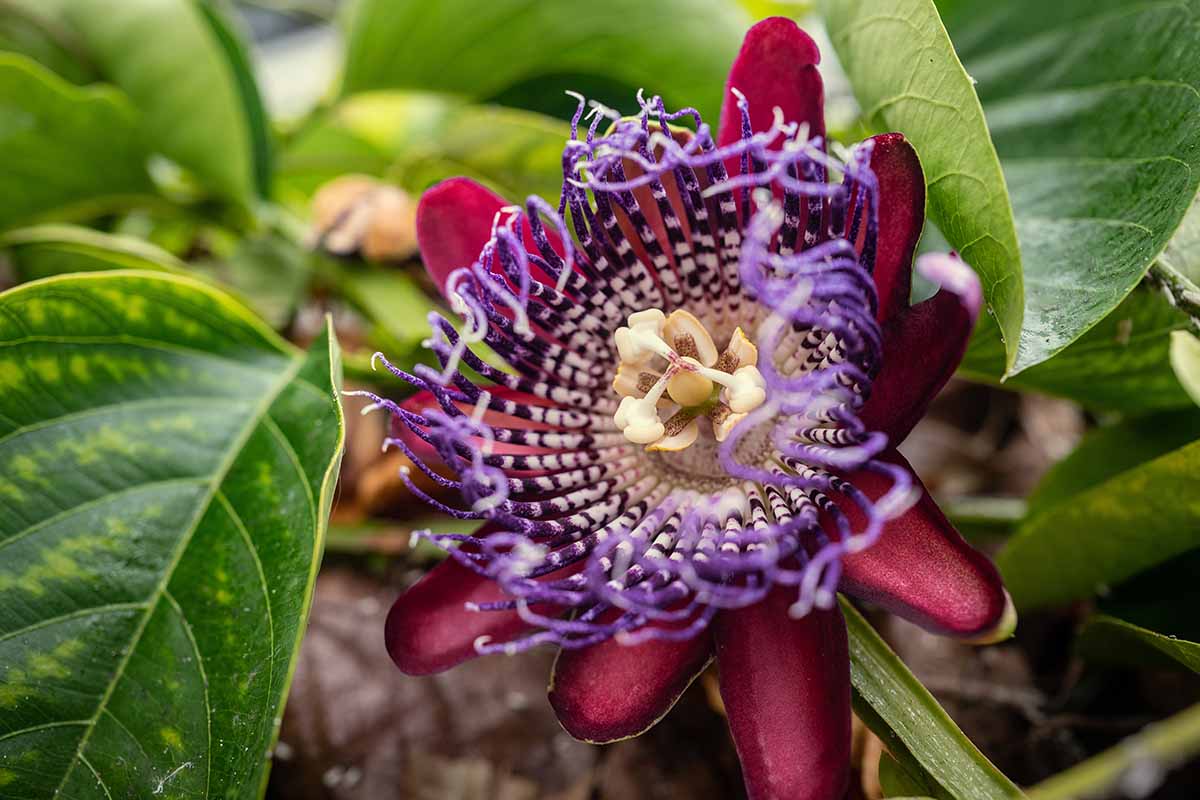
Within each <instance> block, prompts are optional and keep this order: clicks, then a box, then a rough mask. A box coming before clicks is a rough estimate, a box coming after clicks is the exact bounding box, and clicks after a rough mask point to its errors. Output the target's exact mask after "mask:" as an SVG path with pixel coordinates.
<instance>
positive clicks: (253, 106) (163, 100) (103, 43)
mask: <svg viewBox="0 0 1200 800" xmlns="http://www.w3.org/2000/svg"><path fill="white" fill-rule="evenodd" d="M9 2H13V3H15V4H16V5H18V6H21V7H25V8H29V9H32V10H34V11H37V12H38V13H41V14H43V15H45V16H47V17H52V18H54V19H56V20H59V21H60V22H61V24H62V25H63V26H64V27H67V28H69V29H70V30H71V31H72V33H73V34H74V35H75V36H76V37H77V38H78V39H79V40H80V41H81V42H83V43H84V45H85V46H86V47H87V50H88V53H89V55H90V56H91V59H92V61H93V62H94V63H95V64H96V66H97V68H98V70H99V72H100V74H101V75H102V76H103V77H104V79H105V80H107V81H110V82H112V83H115V84H116V85H117V86H119V87H120V88H121V89H123V90H124V91H125V92H126V93H127V94H128V95H129V96H130V97H131V98H133V101H134V103H135V105H136V106H137V107H138V108H139V109H141V111H142V112H143V126H144V131H145V139H146V142H147V143H148V145H149V146H150V147H151V148H153V149H155V150H158V151H161V152H162V153H163V154H164V155H165V156H167V157H168V158H171V159H173V160H174V161H176V162H178V163H179V164H180V165H182V166H184V167H185V168H187V169H189V170H191V171H192V172H193V173H194V174H195V175H196V176H197V177H198V178H199V179H200V181H201V183H202V184H203V185H204V186H205V187H206V188H208V189H210V190H211V191H213V192H214V193H216V194H218V195H220V196H223V197H225V198H227V199H230V200H234V201H237V202H240V203H243V204H248V203H249V202H250V201H251V199H252V198H253V196H254V188H255V180H256V175H259V176H261V174H262V170H265V169H266V166H264V165H263V164H262V162H256V156H258V157H259V158H261V157H263V156H264V152H263V151H262V148H264V147H265V142H266V141H267V140H266V136H267V131H266V128H265V114H264V113H263V112H262V110H261V103H259V102H258V98H257V92H256V91H255V90H254V89H253V80H252V78H251V77H249V72H248V68H247V64H246V62H245V59H244V56H242V57H240V58H239V53H240V52H241V47H240V44H238V43H237V41H236V39H235V37H233V35H232V33H231V32H230V29H229V27H228V25H226V24H224V23H223V22H221V20H220V17H219V16H218V15H217V12H216V10H215V9H213V8H212V7H211V6H210V5H209V4H208V3H207V2H205V0H122V2H120V3H112V2H108V0H9ZM113 140H114V139H113V137H106V138H105V139H104V141H105V143H108V144H111V143H112V141H113Z"/></svg>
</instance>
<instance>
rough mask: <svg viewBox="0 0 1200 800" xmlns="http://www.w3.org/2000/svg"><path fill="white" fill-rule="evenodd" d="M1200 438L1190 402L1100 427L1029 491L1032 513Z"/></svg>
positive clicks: (1199, 416)
mask: <svg viewBox="0 0 1200 800" xmlns="http://www.w3.org/2000/svg"><path fill="white" fill-rule="evenodd" d="M1197 439H1200V411H1197V410H1195V409H1190V408H1189V409H1183V410H1180V411H1173V412H1169V413H1161V414H1152V415H1150V416H1145V417H1135V418H1132V419H1127V420H1124V421H1122V422H1120V423H1117V424H1116V425H1109V426H1106V427H1102V428H1096V429H1094V430H1092V431H1091V432H1089V433H1088V435H1087V436H1086V437H1084V440H1083V441H1082V442H1081V443H1080V444H1079V446H1077V447H1076V448H1075V449H1074V450H1072V451H1071V453H1070V455H1068V456H1067V457H1066V458H1064V459H1063V460H1062V461H1059V462H1058V463H1057V464H1055V465H1054V466H1053V467H1052V468H1051V469H1050V471H1049V472H1047V473H1046V475H1045V476H1044V477H1043V478H1042V480H1041V482H1040V483H1039V484H1038V486H1037V488H1036V489H1034V491H1033V493H1032V494H1031V495H1030V496H1029V506H1028V517H1033V516H1035V515H1037V514H1041V513H1043V512H1045V511H1047V510H1049V509H1052V508H1054V507H1055V506H1058V505H1062V504H1063V503H1065V502H1066V501H1068V500H1070V499H1072V498H1073V497H1075V496H1076V495H1078V494H1080V493H1081V492H1084V491H1086V490H1088V489H1091V488H1093V487H1095V486H1098V485H1099V484H1101V483H1103V482H1104V481H1107V480H1109V479H1110V478H1115V477H1116V476H1118V475H1120V474H1121V473H1122V472H1126V471H1128V470H1131V469H1133V468H1134V467H1137V466H1139V465H1141V464H1144V463H1146V462H1148V461H1152V460H1154V459H1156V458H1158V457H1160V456H1164V455H1166V454H1168V453H1170V452H1171V451H1173V450H1176V449H1178V448H1180V447H1183V446H1184V445H1186V444H1188V443H1189V442H1193V441H1195V440H1197Z"/></svg>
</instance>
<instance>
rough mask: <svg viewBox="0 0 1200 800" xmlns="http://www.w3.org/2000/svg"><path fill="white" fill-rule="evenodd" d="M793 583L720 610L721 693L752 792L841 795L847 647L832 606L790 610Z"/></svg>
mask: <svg viewBox="0 0 1200 800" xmlns="http://www.w3.org/2000/svg"><path fill="white" fill-rule="evenodd" d="M793 595H794V591H788V590H786V589H783V588H776V589H774V590H773V591H772V592H771V594H770V595H768V596H767V598H766V599H765V600H763V601H762V602H761V603H759V604H757V605H754V606H750V607H749V608H744V609H739V610H737V611H723V612H721V613H720V614H719V615H718V616H717V618H716V621H715V623H714V635H715V637H716V649H717V666H718V668H719V669H720V683H721V698H722V699H723V700H724V701H725V710H726V712H727V713H728V715H729V729H730V731H731V732H732V733H733V741H734V744H735V745H736V746H737V752H738V757H739V758H740V759H741V762H742V775H743V777H744V779H745V782H746V792H747V794H748V795H749V796H750V798H751V800H766V798H773V799H778V800H785V799H786V800H835V799H836V798H841V797H842V796H843V795H844V793H845V791H846V787H847V786H848V784H849V780H850V655H849V650H848V644H847V640H846V623H845V621H844V620H843V619H842V612H841V611H840V610H839V609H838V608H837V607H836V606H835V607H834V608H832V609H830V610H828V611H823V610H820V609H814V610H813V611H812V612H810V613H809V614H808V615H806V616H804V617H802V618H800V619H791V618H790V617H788V613H787V609H788V605H789V604H790V603H791V600H792V597H793Z"/></svg>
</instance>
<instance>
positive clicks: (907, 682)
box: [841, 598, 1023, 800]
mask: <svg viewBox="0 0 1200 800" xmlns="http://www.w3.org/2000/svg"><path fill="white" fill-rule="evenodd" d="M841 604H842V612H843V613H844V614H845V616H846V625H847V627H848V628H849V630H850V681H851V684H852V685H853V687H854V707H855V711H856V712H857V713H858V715H859V716H860V717H862V719H863V721H864V722H866V723H867V724H868V725H870V726H871V729H872V730H873V731H875V734H876V735H877V736H879V737H880V738H881V739H882V740H883V743H884V744H885V745H886V746H887V748H888V750H889V751H890V752H891V753H892V754H893V755H896V756H897V757H898V758H900V756H899V755H898V754H906V757H909V756H910V757H911V758H912V759H913V760H914V761H915V762H916V763H917V764H919V765H920V766H921V768H923V769H924V770H925V771H926V772H927V773H928V774H929V775H930V776H932V777H933V778H934V779H936V780H937V782H938V783H939V784H941V788H942V789H944V790H945V793H946V796H947V797H951V798H954V800H998V799H999V798H1020V797H1023V795H1022V794H1021V791H1020V790H1019V789H1018V788H1017V787H1016V786H1015V785H1014V784H1013V783H1012V781H1010V780H1009V779H1008V778H1006V777H1004V775H1003V774H1002V773H1001V772H1000V771H999V770H998V769H996V768H995V766H993V765H992V763H991V762H990V761H988V760H987V758H986V757H984V755H983V754H982V753H980V752H979V750H978V749H977V748H976V747H975V745H973V744H972V743H971V740H970V739H968V738H967V737H966V736H965V735H964V734H963V732H962V731H961V730H959V729H958V726H957V725H955V724H954V720H952V719H950V716H949V715H948V714H947V713H946V712H945V711H944V710H943V709H942V707H941V706H940V705H938V702H937V701H936V700H934V699H933V695H931V694H930V693H929V692H928V691H927V690H926V689H925V687H924V686H922V685H921V682H920V681H918V680H917V679H916V678H915V677H913V674H912V673H911V672H909V671H908V668H907V667H905V666H904V664H903V663H902V662H901V661H900V659H899V658H897V657H896V654H895V653H893V652H892V650H891V648H889V647H888V646H887V643H886V642H884V641H883V639H881V638H880V637H879V634H877V633H876V632H875V630H874V629H873V628H872V627H871V625H870V624H869V623H868V622H867V621H866V620H865V619H863V616H862V615H861V614H859V613H858V611H857V610H856V609H855V608H854V606H853V605H851V604H850V603H849V602H848V601H847V600H846V599H845V598H841ZM902 763H903V760H902Z"/></svg>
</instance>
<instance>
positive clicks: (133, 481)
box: [0, 271, 342, 800]
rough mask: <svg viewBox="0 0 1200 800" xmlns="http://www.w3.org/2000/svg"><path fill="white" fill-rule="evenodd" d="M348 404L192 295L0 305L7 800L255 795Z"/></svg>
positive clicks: (175, 292)
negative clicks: (343, 405) (343, 412)
mask: <svg viewBox="0 0 1200 800" xmlns="http://www.w3.org/2000/svg"><path fill="white" fill-rule="evenodd" d="M339 384H340V367H339V364H338V356H337V346H336V343H335V341H334V340H333V338H332V334H330V333H329V332H326V334H325V335H323V336H322V337H320V338H319V339H318V341H317V342H316V343H315V344H314V345H313V347H312V349H311V350H310V351H309V353H308V354H305V353H302V352H299V351H297V350H295V349H294V348H292V347H291V346H290V345H288V344H287V343H286V342H284V341H282V340H280V339H279V338H278V337H276V336H275V334H274V333H272V332H271V331H270V330H269V329H267V328H266V327H265V326H264V325H263V324H262V323H261V322H259V321H258V320H257V319H256V318H255V317H254V316H253V315H252V314H251V313H250V312H249V311H247V310H246V309H244V308H242V307H241V306H239V305H237V304H236V303H234V302H233V301H232V300H230V299H229V297H228V296H226V295H224V294H222V293H220V292H219V291H217V290H215V289H213V288H211V287H209V286H207V285H206V284H203V283H200V282H197V281H194V280H192V279H189V278H185V277H181V276H178V275H171V274H166V273H153V272H136V271H116V272H93V273H86V274H75V275H68V276H62V277H57V278H49V279H46V280H42V281H38V282H34V283H29V284H25V285H23V286H20V287H18V288H16V289H13V290H10V291H9V292H7V293H5V294H3V295H0V797H3V798H6V800H7V798H22V799H23V800H34V799H35V798H51V797H60V798H67V797H71V798H80V799H85V798H96V799H97V800H111V799H112V798H118V797H120V798H125V797H130V798H132V797H138V798H158V797H163V798H167V797H195V798H204V797H221V798H254V797H257V796H258V795H259V794H260V792H261V789H262V786H263V784H264V781H265V777H266V770H267V763H268V753H269V751H270V750H271V748H272V746H273V743H274V740H275V737H276V735H277V730H278V724H279V717H280V706H281V704H282V702H283V699H284V697H285V695H286V692H287V687H288V683H289V681H290V677H291V673H292V669H293V665H294V662H295V657H296V653H297V649H298V643H299V638H300V634H301V631H302V630H303V628H304V623H305V620H306V617H307V614H308V609H309V605H310V601H311V596H312V588H313V581H314V578H315V574H316V568H317V565H318V562H319V560H320V555H321V551H322V540H323V536H324V531H325V528H326V520H327V515H328V511H329V503H330V499H331V496H332V488H333V482H334V476H335V475H336V466H337V463H338V457H339V453H340V450H341V442H342V421H341V412H340V406H339V404H338V400H337V392H338V389H339Z"/></svg>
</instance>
